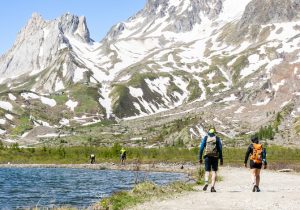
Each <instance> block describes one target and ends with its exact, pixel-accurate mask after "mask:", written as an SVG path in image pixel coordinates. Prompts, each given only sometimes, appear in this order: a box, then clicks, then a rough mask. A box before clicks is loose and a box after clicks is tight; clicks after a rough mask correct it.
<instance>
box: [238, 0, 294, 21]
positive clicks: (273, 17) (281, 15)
mask: <svg viewBox="0 0 300 210" xmlns="http://www.w3.org/2000/svg"><path fill="white" fill-rule="evenodd" d="M299 11H300V0H280V1H278V0H264V1H261V0H252V1H251V2H250V3H249V4H248V5H247V7H246V9H245V12H244V14H243V16H242V18H241V21H240V27H247V26H249V25H251V24H258V25H261V24H268V23H276V22H277V23H278V22H288V21H293V20H299V19H300V12H299Z"/></svg>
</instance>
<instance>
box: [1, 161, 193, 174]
mask: <svg viewBox="0 0 300 210" xmlns="http://www.w3.org/2000/svg"><path fill="white" fill-rule="evenodd" d="M0 168H71V169H93V170H125V171H145V172H147V171H148V172H173V173H186V174H192V172H193V171H195V170H196V169H197V165H195V164H192V163H185V164H179V163H151V164H146V163H141V164H140V163H128V164H126V165H120V164H116V163H99V164H0Z"/></svg>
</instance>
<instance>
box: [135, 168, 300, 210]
mask: <svg viewBox="0 0 300 210" xmlns="http://www.w3.org/2000/svg"><path fill="white" fill-rule="evenodd" d="M220 174H221V176H222V177H223V181H222V182H220V183H217V185H216V190H217V193H214V194H212V193H211V192H203V191H202V187H198V188H197V191H196V192H189V193H185V194H183V195H179V196H176V197H174V198H172V199H167V200H156V201H151V202H147V203H144V204H141V205H139V206H137V207H135V208H134V210H153V209H156V210H159V209H160V210H168V209H169V210H197V209H201V210H202V209H214V210H215V209H224V210H225V209H226V210H228V209H251V210H253V209H272V210H274V209H288V210H292V209H295V210H299V209H300V175H299V174H291V173H289V174H287V173H279V172H273V171H268V170H263V171H262V174H261V175H262V178H261V186H260V188H261V192H260V193H253V192H251V190H252V185H251V178H250V174H249V169H244V168H240V169H239V168H228V167H224V168H221V170H220ZM209 189H210V188H209Z"/></svg>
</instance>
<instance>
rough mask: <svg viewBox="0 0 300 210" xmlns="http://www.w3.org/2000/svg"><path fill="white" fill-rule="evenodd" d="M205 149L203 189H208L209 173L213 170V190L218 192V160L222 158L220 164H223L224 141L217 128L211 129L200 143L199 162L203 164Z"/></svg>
mask: <svg viewBox="0 0 300 210" xmlns="http://www.w3.org/2000/svg"><path fill="white" fill-rule="evenodd" d="M204 149H205V155H204V161H205V185H204V187H203V190H204V191H206V190H207V187H208V178H209V173H210V172H211V170H212V179H211V189H210V191H211V192H216V190H215V183H216V179H217V171H218V160H219V159H220V165H223V156H222V142H221V139H220V138H219V137H218V136H216V130H215V128H211V129H209V131H208V133H207V136H205V137H204V138H203V139H202V141H201V144H200V154H199V163H200V164H202V163H203V160H202V155H203V152H204Z"/></svg>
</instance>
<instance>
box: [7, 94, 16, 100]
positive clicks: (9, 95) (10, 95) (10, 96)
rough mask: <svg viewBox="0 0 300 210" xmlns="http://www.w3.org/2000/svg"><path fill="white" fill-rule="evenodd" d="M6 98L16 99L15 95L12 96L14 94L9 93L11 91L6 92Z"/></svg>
mask: <svg viewBox="0 0 300 210" xmlns="http://www.w3.org/2000/svg"><path fill="white" fill-rule="evenodd" d="M8 98H9V99H10V100H12V101H15V100H16V99H17V98H16V96H14V95H13V94H11V93H9V94H8Z"/></svg>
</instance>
